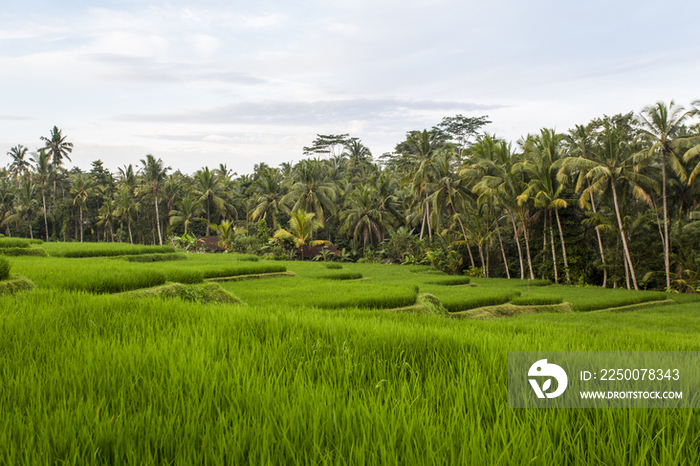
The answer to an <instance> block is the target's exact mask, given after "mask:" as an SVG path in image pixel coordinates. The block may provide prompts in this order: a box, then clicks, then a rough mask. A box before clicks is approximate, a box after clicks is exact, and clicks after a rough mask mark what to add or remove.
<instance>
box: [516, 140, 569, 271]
mask: <svg viewBox="0 0 700 466" xmlns="http://www.w3.org/2000/svg"><path fill="white" fill-rule="evenodd" d="M563 140H564V135H563V134H560V133H557V132H556V131H554V130H553V129H546V128H543V129H542V130H540V134H539V135H537V136H528V138H527V139H526V140H525V142H524V144H523V149H524V151H525V156H526V161H525V162H523V163H522V166H523V169H524V170H525V171H526V172H527V173H528V175H529V177H530V182H529V183H528V185H527V188H525V191H523V193H522V194H521V195H520V196H518V200H519V202H527V200H528V199H531V198H532V199H533V200H534V201H535V206H536V207H541V208H544V209H545V214H549V238H550V240H551V244H552V261H553V263H554V281H555V282H557V281H558V273H557V255H556V252H555V248H554V233H553V228H552V211H554V214H555V217H556V219H557V226H558V227H559V239H560V241H561V248H562V255H563V258H564V271H565V273H566V282H567V283H571V277H570V274H569V263H568V259H567V255H566V243H565V241H564V232H563V230H562V228H561V221H560V219H559V209H565V208H567V207H568V205H569V204H568V203H567V202H566V200H564V199H563V198H562V191H563V189H564V186H565V185H564V183H563V182H561V180H557V176H556V175H557V174H558V172H559V168H560V167H559V164H558V162H559V161H560V159H562V158H563V146H562V142H563Z"/></svg>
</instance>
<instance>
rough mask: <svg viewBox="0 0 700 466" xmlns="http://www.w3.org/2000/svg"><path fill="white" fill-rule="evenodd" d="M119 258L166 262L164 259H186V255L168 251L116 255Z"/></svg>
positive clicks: (133, 260)
mask: <svg viewBox="0 0 700 466" xmlns="http://www.w3.org/2000/svg"><path fill="white" fill-rule="evenodd" d="M118 258H119V259H124V260H126V261H129V262H166V261H179V260H187V256H186V255H185V254H182V253H177V252H170V253H163V254H136V255H126V256H118Z"/></svg>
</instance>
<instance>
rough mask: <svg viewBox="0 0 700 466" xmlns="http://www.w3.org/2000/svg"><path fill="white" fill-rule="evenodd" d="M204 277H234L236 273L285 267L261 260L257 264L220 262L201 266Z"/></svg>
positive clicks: (274, 269) (278, 270)
mask: <svg viewBox="0 0 700 466" xmlns="http://www.w3.org/2000/svg"><path fill="white" fill-rule="evenodd" d="M200 270H201V272H202V274H203V276H204V278H216V277H235V276H238V275H250V274H261V273H277V272H286V271H287V268H286V267H285V266H284V265H280V264H270V263H269V262H261V263H258V264H222V265H216V266H204V267H201V269H200Z"/></svg>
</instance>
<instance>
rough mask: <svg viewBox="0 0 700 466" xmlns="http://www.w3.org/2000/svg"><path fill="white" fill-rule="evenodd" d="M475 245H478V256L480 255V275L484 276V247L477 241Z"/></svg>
mask: <svg viewBox="0 0 700 466" xmlns="http://www.w3.org/2000/svg"><path fill="white" fill-rule="evenodd" d="M477 246H479V256H481V275H482V276H484V277H485V276H486V261H484V247H483V246H482V245H481V243H478V244H477Z"/></svg>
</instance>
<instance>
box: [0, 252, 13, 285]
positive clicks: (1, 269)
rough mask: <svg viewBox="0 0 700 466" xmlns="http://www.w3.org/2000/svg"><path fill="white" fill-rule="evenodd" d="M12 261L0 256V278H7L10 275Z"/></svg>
mask: <svg viewBox="0 0 700 466" xmlns="http://www.w3.org/2000/svg"><path fill="white" fill-rule="evenodd" d="M10 269H11V266H10V261H9V260H7V259H6V258H4V257H0V280H7V279H8V278H9V277H10Z"/></svg>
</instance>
